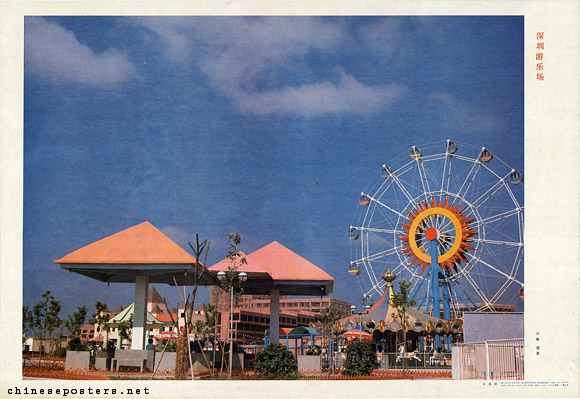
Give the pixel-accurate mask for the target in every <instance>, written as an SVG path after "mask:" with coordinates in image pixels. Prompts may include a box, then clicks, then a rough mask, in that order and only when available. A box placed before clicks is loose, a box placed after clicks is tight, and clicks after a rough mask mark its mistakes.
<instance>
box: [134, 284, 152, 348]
mask: <svg viewBox="0 0 580 399" xmlns="http://www.w3.org/2000/svg"><path fill="white" fill-rule="evenodd" d="M148 290H149V276H137V278H136V280H135V302H134V305H133V306H134V307H133V310H134V313H133V334H132V338H131V349H145V336H146V335H147V332H146V329H147V291H148Z"/></svg>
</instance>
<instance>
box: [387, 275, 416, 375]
mask: <svg viewBox="0 0 580 399" xmlns="http://www.w3.org/2000/svg"><path fill="white" fill-rule="evenodd" d="M410 288H411V282H410V281H407V280H406V279H402V280H401V281H399V292H396V291H394V290H393V295H392V296H391V298H390V299H389V304H390V305H391V306H392V307H393V308H394V309H395V311H396V314H395V313H394V314H393V318H398V319H399V321H400V322H401V324H402V326H403V351H404V352H405V353H407V309H409V308H410V307H411V306H413V305H415V303H417V301H415V300H414V299H411V298H410V295H409V294H410ZM406 369H407V359H406V357H405V356H403V374H404V373H405V371H406Z"/></svg>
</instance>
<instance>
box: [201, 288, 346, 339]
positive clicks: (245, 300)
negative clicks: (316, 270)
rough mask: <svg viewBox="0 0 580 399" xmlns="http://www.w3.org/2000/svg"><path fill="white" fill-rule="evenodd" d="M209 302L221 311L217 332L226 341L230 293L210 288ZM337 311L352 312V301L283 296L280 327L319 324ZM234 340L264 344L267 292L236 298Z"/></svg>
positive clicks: (267, 325)
mask: <svg viewBox="0 0 580 399" xmlns="http://www.w3.org/2000/svg"><path fill="white" fill-rule="evenodd" d="M210 292H211V301H210V303H211V304H212V305H214V306H216V309H217V311H218V313H219V314H218V318H217V324H218V325H217V326H216V335H217V336H218V337H219V339H220V340H222V341H227V340H228V338H229V330H230V326H229V323H230V295H229V293H227V292H225V291H223V290H222V289H220V288H219V287H212V288H211V291H210ZM329 307H330V308H334V309H336V310H338V312H339V314H340V317H344V316H346V315H349V314H350V303H348V302H345V301H340V300H337V299H332V298H320V297H315V298H291V297H280V313H279V323H280V324H279V326H280V329H292V328H294V327H298V326H310V325H314V324H316V323H317V322H318V321H320V320H321V319H322V317H323V314H322V312H323V311H324V310H326V309H327V308H329ZM232 319H233V339H234V341H236V342H238V343H240V344H242V345H251V344H258V345H263V344H264V336H265V334H266V331H267V330H268V329H269V328H270V299H269V298H268V296H266V295H241V296H236V297H234V311H233V317H232Z"/></svg>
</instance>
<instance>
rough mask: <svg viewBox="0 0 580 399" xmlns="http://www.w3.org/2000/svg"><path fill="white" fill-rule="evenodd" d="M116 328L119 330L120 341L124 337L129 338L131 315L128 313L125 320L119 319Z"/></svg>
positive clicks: (131, 329) (131, 324) (131, 327)
mask: <svg viewBox="0 0 580 399" xmlns="http://www.w3.org/2000/svg"><path fill="white" fill-rule="evenodd" d="M117 328H118V331H119V332H118V334H119V337H121V342H123V340H124V339H130V338H131V331H133V315H130V316H129V318H128V319H127V320H122V321H120V322H119V325H118V326H117Z"/></svg>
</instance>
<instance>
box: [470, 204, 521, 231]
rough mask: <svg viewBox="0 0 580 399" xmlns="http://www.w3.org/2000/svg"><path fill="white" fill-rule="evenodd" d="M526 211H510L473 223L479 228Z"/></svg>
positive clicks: (518, 209) (519, 208) (516, 209)
mask: <svg viewBox="0 0 580 399" xmlns="http://www.w3.org/2000/svg"><path fill="white" fill-rule="evenodd" d="M523 211H524V208H523V207H517V208H515V209H510V210H509V211H505V212H501V213H498V214H496V215H493V216H488V217H486V218H485V219H481V220H477V221H475V222H474V223H473V226H475V227H478V226H481V225H486V224H491V223H494V222H497V221H500V220H503V219H506V218H508V217H510V216H513V215H517V214H520V213H522V212H523Z"/></svg>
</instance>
